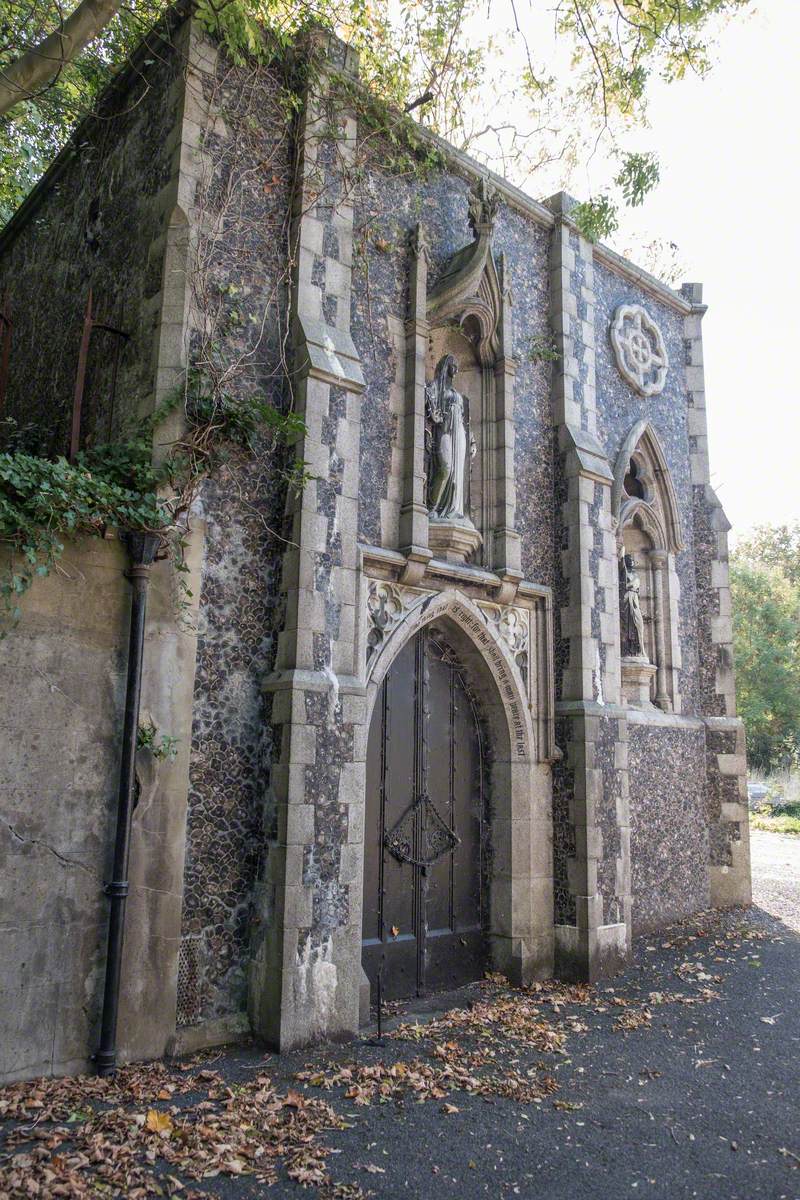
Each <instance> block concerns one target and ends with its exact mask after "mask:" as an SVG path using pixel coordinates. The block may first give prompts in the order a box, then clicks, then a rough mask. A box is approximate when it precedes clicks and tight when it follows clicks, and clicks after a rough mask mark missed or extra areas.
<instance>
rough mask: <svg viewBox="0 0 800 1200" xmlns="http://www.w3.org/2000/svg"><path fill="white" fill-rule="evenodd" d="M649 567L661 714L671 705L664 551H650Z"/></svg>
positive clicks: (665, 557)
mask: <svg viewBox="0 0 800 1200" xmlns="http://www.w3.org/2000/svg"><path fill="white" fill-rule="evenodd" d="M649 558H650V566H651V567H652V568H653V626H654V630H655V639H656V704H657V705H658V707H659V708H660V709H662V711H663V712H670V710H671V708H672V704H671V702H670V698H669V690H668V688H667V651H666V640H665V638H664V624H665V620H664V571H665V569H666V566H667V558H668V555H667V551H666V550H651V551H650V555H649Z"/></svg>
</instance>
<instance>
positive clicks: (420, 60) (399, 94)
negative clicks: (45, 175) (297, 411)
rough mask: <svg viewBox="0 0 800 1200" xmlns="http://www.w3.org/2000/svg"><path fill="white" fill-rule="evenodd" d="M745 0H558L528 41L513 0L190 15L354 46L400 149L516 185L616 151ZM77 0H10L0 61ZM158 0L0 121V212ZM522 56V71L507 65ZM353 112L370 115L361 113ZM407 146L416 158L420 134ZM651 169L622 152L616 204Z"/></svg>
mask: <svg viewBox="0 0 800 1200" xmlns="http://www.w3.org/2000/svg"><path fill="white" fill-rule="evenodd" d="M750 3H751V0H647V2H646V3H642V0H615V2H614V3H613V4H610V3H608V0H571V2H570V3H569V4H565V5H558V6H557V7H556V9H555V23H554V26H553V28H554V30H555V41H556V43H557V45H556V46H555V47H552V46H549V45H548V46H541V47H540V45H539V41H540V39H539V38H538V36H536V37H534V36H533V30H534V29H535V24H532V25H531V26H530V29H531V34H532V36H531V38H530V41H529V38H528V33H527V32H526V21H527V18H526V15H525V13H524V12H523V10H522V9H519V8H518V7H515V6H513V5H512V6H511V8H510V10H509V9H508V8H507V7H505V6H501V5H500V4H499V3H497V0H494V3H492V0H490V3H489V8H488V11H487V9H486V8H485V6H484V5H483V4H481V3H479V2H478V0H428V2H426V3H425V4H420V3H419V2H418V0H313V3H311V4H308V3H307V2H305V0H225V2H224V3H221V4H220V3H218V0H197V2H196V5H195V11H196V13H197V18H198V20H199V21H200V23H201V24H202V25H204V26H205V27H206V28H207V29H208V30H209V31H210V32H212V33H214V34H215V35H217V36H219V37H220V38H221V40H222V41H223V42H224V44H225V46H226V48H227V51H228V53H229V55H230V56H231V58H232V59H233V60H234V61H236V62H243V61H245V59H253V58H255V59H258V60H262V61H266V60H274V59H276V58H278V59H280V60H281V61H283V62H286V64H287V66H289V67H290V68H291V67H292V64H293V55H292V53H291V50H292V46H293V44H294V42H295V39H296V38H297V37H298V36H300V35H302V34H304V33H305V32H307V31H308V30H309V29H311V28H312V27H313V28H316V29H319V28H323V29H330V30H333V31H335V32H336V33H337V34H338V35H339V36H340V37H342V38H343V39H344V40H345V41H346V42H347V43H348V44H349V45H350V46H352V48H353V49H354V50H355V51H357V52H358V54H359V56H360V74H361V80H362V82H363V84H364V86H365V88H366V89H367V90H368V91H369V92H371V94H372V95H373V96H374V97H375V98H376V103H378V105H379V107H380V105H381V104H382V105H386V106H388V108H389V109H390V110H391V111H392V114H393V116H392V121H391V122H387V119H386V116H387V110H384V111H383V112H381V113H380V114H378V115H377V120H378V124H379V126H380V127H381V128H384V127H385V126H387V124H388V125H389V126H390V128H392V129H393V130H394V132H395V134H396V135H397V137H398V145H400V144H402V142H403V139H404V138H405V137H406V136H412V135H413V130H414V128H415V126H416V121H417V120H418V121H419V122H420V123H421V124H423V125H424V126H426V127H427V128H428V129H431V130H433V131H434V132H436V133H438V134H441V135H442V136H443V137H445V138H447V139H448V140H449V141H451V142H453V143H454V144H455V145H457V146H459V147H460V148H463V149H465V150H468V151H470V152H471V153H473V154H476V155H477V156H478V157H480V158H482V159H483V160H484V161H486V162H488V163H490V164H491V165H493V166H495V167H499V168H500V169H501V170H502V171H503V173H504V174H506V175H508V176H509V177H511V178H513V179H515V181H518V182H520V183H524V182H525V181H526V180H527V179H528V177H529V176H530V174H531V172H533V171H536V170H538V169H539V168H540V167H542V166H543V165H546V164H548V163H553V162H558V163H560V164H561V168H562V170H563V174H564V175H565V176H566V175H568V174H569V172H570V170H571V169H572V168H573V167H575V166H576V165H577V164H578V163H579V162H584V161H586V159H587V158H588V157H589V156H590V154H591V153H593V152H594V150H595V149H596V147H597V144H598V141H599V139H601V138H603V139H604V141H605V148H606V149H607V150H609V151H610V152H612V153H614V152H618V153H622V151H621V150H620V146H621V145H622V143H623V141H624V139H625V137H626V136H627V133H628V131H629V130H630V128H631V127H632V126H634V125H635V124H637V123H638V124H643V123H644V121H645V119H646V104H647V93H648V84H649V81H650V80H651V79H652V78H657V77H661V78H662V79H666V80H676V79H680V78H681V77H682V76H683V75H684V74H686V73H687V72H689V71H691V72H693V73H699V74H703V73H704V72H705V71H706V70H707V69H708V67H709V64H710V61H711V46H712V44H713V39H714V37H715V35H716V32H717V30H718V28H719V24H720V21H721V20H722V19H723V18H724V17H726V16H731V15H735V14H736V13H738V12H740V11H742V10H744V9H746V8H747V7H749V5H750ZM76 4H77V0H69V2H68V3H66V4H64V5H56V4H55V2H54V0H8V3H7V4H6V6H5V7H4V10H3V21H2V23H0V70H2V69H3V67H4V66H7V65H8V64H9V63H10V62H12V61H13V60H14V59H15V58H17V57H18V56H19V55H20V53H21V52H24V51H26V50H30V49H31V48H33V47H35V45H36V43H37V42H38V41H39V40H40V39H41V38H42V37H44V36H45V35H46V34H48V33H50V32H52V30H53V29H56V28H57V27H58V23H59V21H60V20H61V19H62V18H63V17H64V16H65V15H67V14H68V13H69V12H71V11H72V10H73V9H74V8H75V6H76ZM167 8H168V3H167V0H130V3H128V4H126V5H124V6H122V7H121V8H120V11H119V12H118V13H117V15H116V16H115V17H114V18H113V19H112V20H111V21H110V23H109V24H108V25H107V26H106V28H105V29H104V31H103V33H102V34H101V36H100V37H99V38H97V39H96V40H95V42H93V43H92V44H91V45H90V46H89V47H88V48H87V49H86V50H85V51H84V52H83V53H81V54H80V55H79V56H78V57H77V58H76V59H75V60H74V61H73V62H67V63H66V64H65V65H64V67H63V68H62V70H61V71H60V73H59V75H58V77H57V79H56V80H55V82H54V83H53V84H52V85H51V86H49V87H48V88H46V89H45V90H44V91H43V92H42V93H41V94H40V95H38V96H36V97H35V98H34V99H33V100H32V101H30V102H28V103H25V104H20V105H18V106H17V107H16V108H15V109H13V110H12V111H11V113H10V115H9V116H8V117H7V118H6V119H4V120H2V121H0V222H1V221H2V220H4V219H5V218H7V217H8V216H10V215H11V213H12V212H13V211H14V209H15V208H16V207H17V205H18V204H19V202H20V200H21V199H22V198H23V196H24V195H25V193H26V192H27V191H28V190H29V188H30V186H31V185H32V183H33V182H34V181H35V179H36V178H38V176H39V175H40V174H41V172H42V170H43V169H44V168H45V166H46V165H47V164H48V162H50V161H51V160H52V158H53V157H54V155H55V153H56V152H57V151H58V150H59V149H60V148H61V147H62V146H63V145H64V144H65V142H66V140H67V138H68V135H69V132H70V130H71V129H72V128H73V127H74V125H75V124H76V122H77V120H78V119H79V118H80V116H81V115H83V114H84V113H86V112H87V111H88V110H89V109H91V107H92V106H93V104H94V102H95V100H96V98H97V96H98V94H99V92H100V91H101V90H102V88H103V87H104V86H105V84H106V83H107V82H108V80H109V78H110V76H111V74H112V73H113V71H114V70H115V69H117V68H118V67H120V66H121V65H122V64H124V63H125V62H126V60H127V59H128V57H129V55H130V53H131V51H132V50H133V49H134V47H135V46H136V45H137V44H138V43H139V42H140V40H141V38H142V36H143V34H144V33H145V32H146V31H147V30H148V29H149V28H150V27H151V26H152V24H153V23H154V22H155V21H156V20H157V19H158V18H160V17H161V16H163V14H164V12H165V11H166V10H167ZM542 11H547V6H546V5H544V2H543V0H537V2H536V3H534V4H533V5H532V12H531V15H530V20H531V21H532V22H535V21H536V19H537V18H538V16H539V15H540V13H541V12H542ZM548 24H549V23H548ZM534 42H535V43H536V44H535V45H534ZM559 45H563V46H565V47H566V48H567V49H568V52H569V54H570V56H571V60H572V70H571V72H570V74H569V76H568V77H565V76H564V75H563V73H562V74H561V75H559V74H555V73H553V71H552V69H551V67H550V63H551V61H552V51H553V49H558V46H559ZM509 48H511V49H512V51H513V52H512V53H511V54H509V53H507V51H508V50H509ZM520 50H521V51H522V53H520ZM537 54H538V55H539V56H540V57H539V58H538V59H537ZM151 61H153V60H151ZM520 61H521V62H522V63H523V64H524V65H523V67H522V69H521V70H518V69H517V68H515V67H513V66H512V65H511V64H514V63H516V62H520ZM288 73H289V74H291V69H290V70H289V72H288ZM297 95H298V89H297V88H296V87H295V86H294V84H292V83H290V84H289V85H288V86H287V91H286V104H287V116H288V117H291V116H294V115H296V113H297V111H298V100H297ZM362 99H363V93H362ZM364 108H365V109H369V102H366V101H364ZM405 109H411V110H413V113H414V121H409V122H408V123H407V124H406V123H402V124H401V126H400V127H399V128H398V127H396V124H397V121H398V114H402V113H403V111H404V110H405ZM503 113H507V114H513V119H510V118H508V117H505V116H503V115H502V114H503ZM365 116H366V118H367V120H369V113H368V112H365ZM418 149H419V150H420V154H421V155H422V157H423V158H424V155H425V153H426V151H423V150H422V143H420V145H419V147H418ZM428 149H429V147H428ZM405 168H409V169H410V168H415V169H419V156H416V155H412V156H411V159H410V160H408V161H406V160H402V169H405ZM620 179H621V182H620ZM657 180H658V170H657V165H656V164H655V160H654V158H653V156H652V155H651V154H647V153H643V154H633V155H628V156H627V157H626V158H624V160H623V167H622V169H621V171H620V175H619V176H618V179H617V186H618V187H619V188H620V190H621V195H622V199H623V201H624V202H625V203H634V204H636V203H641V199H642V197H643V196H644V194H645V192H646V191H648V190H649V189H650V188H652V187H653V186H655V184H656V182H657ZM601 204H602V205H603V211H602V212H601V213H600V214H598V213H597V212H596V211H595V210H596V209H597V207H598V205H601ZM614 207H615V206H614V203H613V202H612V200H611V199H610V198H609V197H608V196H607V195H605V196H602V197H601V198H600V200H595V201H590V202H589V204H588V205H587V209H588V210H589V212H590V214H591V215H592V220H591V221H590V222H589V224H590V225H592V224H593V225H594V227H595V228H597V229H598V230H599V232H598V234H597V236H606V235H607V233H608V232H609V231H610V230H611V228H612V224H613V209H614ZM598 215H599V216H600V217H601V218H602V220H600V223H599V224H598Z"/></svg>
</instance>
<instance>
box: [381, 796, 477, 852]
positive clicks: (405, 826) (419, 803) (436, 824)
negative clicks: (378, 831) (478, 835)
mask: <svg viewBox="0 0 800 1200" xmlns="http://www.w3.org/2000/svg"><path fill="white" fill-rule="evenodd" d="M420 809H422V810H423V815H424V821H423V828H422V843H423V845H422V853H421V854H420V855H418V856H415V855H414V822H415V820H416V816H417V813H418V811H419V810H420ZM460 841H461V838H459V837H456V835H455V834H454V833H453V831H452V829H451V828H450V827H449V825H446V824H445V822H444V821H443V820H442V818H441V817H440V816H439V813H438V811H437V809H436V805H435V804H434V803H433V801H432V800H431V798H430V796H429V795H428V793H427V792H419V793H418V795H417V796H416V797H415V799H414V801H413V803H412V804H410V805H409V806H408V808H407V809H406V811H405V812H404V813H403V815H402V817H401V818H400V820H399V821H397V823H396V824H395V825H393V826H392V828H391V829H390V830H389V832H388V833H387V834H385V836H384V839H383V844H384V846H385V847H386V849H387V850H388V851H389V853H390V854H391V855H393V856H394V858H396V859H397V861H398V862H401V863H411V865H412V866H414V867H430V866H432V865H433V863H435V862H438V861H439V859H440V858H444V856H445V855H446V854H452V852H453V850H455V848H456V846H457V845H458V844H459V843H460Z"/></svg>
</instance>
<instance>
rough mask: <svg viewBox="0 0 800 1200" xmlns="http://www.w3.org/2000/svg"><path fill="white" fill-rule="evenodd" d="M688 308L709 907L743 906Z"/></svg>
mask: <svg viewBox="0 0 800 1200" xmlns="http://www.w3.org/2000/svg"><path fill="white" fill-rule="evenodd" d="M682 291H683V294H684V296H685V297H686V298H687V300H689V301H690V302H691V304H692V309H691V312H690V313H689V314H688V315H687V316H686V318H685V320H684V335H685V341H686V347H687V365H686V368H685V369H686V390H687V414H688V426H689V452H690V464H691V476H692V495H693V514H694V549H695V577H696V580H697V607H698V628H697V638H698V650H699V660H700V685H701V697H700V703H701V712H702V715H703V719H704V721H705V724H706V806H707V810H708V814H709V853H710V865H709V880H710V890H711V902H712V904H717V905H735V904H749V903H750V900H751V885H750V825H749V819H748V812H747V761H746V757H745V736H744V726H743V725H742V722H741V721H740V720H739V719H738V717H737V716H736V689H735V684H734V675H733V628H732V619H731V603H730V582H729V578H728V531H729V529H730V524H729V523H728V520H727V518H726V516H725V513H724V511H723V509H722V505H721V504H720V502H719V500H718V499H717V495H716V493H715V491H714V489H713V488H712V486H711V483H710V471H709V458H708V428H707V420H706V395H705V375H704V370H703V332H702V320H703V315H704V313H705V311H706V309H705V306H704V305H703V302H702V301H703V287H702V284H699V283H688V284H684V286H683V288H682Z"/></svg>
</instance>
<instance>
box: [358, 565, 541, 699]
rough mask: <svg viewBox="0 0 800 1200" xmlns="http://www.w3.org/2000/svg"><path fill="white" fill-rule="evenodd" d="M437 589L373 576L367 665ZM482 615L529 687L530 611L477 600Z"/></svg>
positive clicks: (368, 614) (369, 589)
mask: <svg viewBox="0 0 800 1200" xmlns="http://www.w3.org/2000/svg"><path fill="white" fill-rule="evenodd" d="M435 595H437V592H435V591H430V590H428V589H422V588H410V587H404V586H403V585H402V584H398V583H391V582H389V581H388V580H385V579H371V580H370V581H369V584H368V586H367V668H368V671H369V670H371V666H372V660H373V658H374V657H375V654H376V653H377V651H378V650H380V648H381V647H382V646H383V644H384V642H385V641H386V640H387V639H388V638H389V637H390V636H391V634H392V633H393V632H394V630H395V629H396V628H397V626H398V625H399V624H400V622H401V621H403V620H404V619H405V618H406V617H407V616H408V615H409V613H410V612H411V611H412V609H414V608H416V607H417V606H418V605H419V604H421V603H422V602H423V601H425V600H430V599H431V597H433V596H435ZM476 607H477V608H478V610H479V612H480V614H481V616H482V617H483V619H484V621H485V622H486V624H487V626H488V627H489V629H490V630H491V631H492V633H493V634H494V636H495V637H496V638H497V639H498V640H502V641H503V642H505V644H506V646H507V647H508V650H509V651H510V653H511V657H512V658H513V660H514V662H515V663H516V665H517V668H518V669H519V672H520V675H521V676H522V679H523V681H524V683H525V686H526V688H527V686H528V669H529V656H530V653H531V613H530V610H529V609H527V608H520V607H518V606H516V605H511V604H492V603H491V602H489V601H481V600H479V601H477V603H476Z"/></svg>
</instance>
